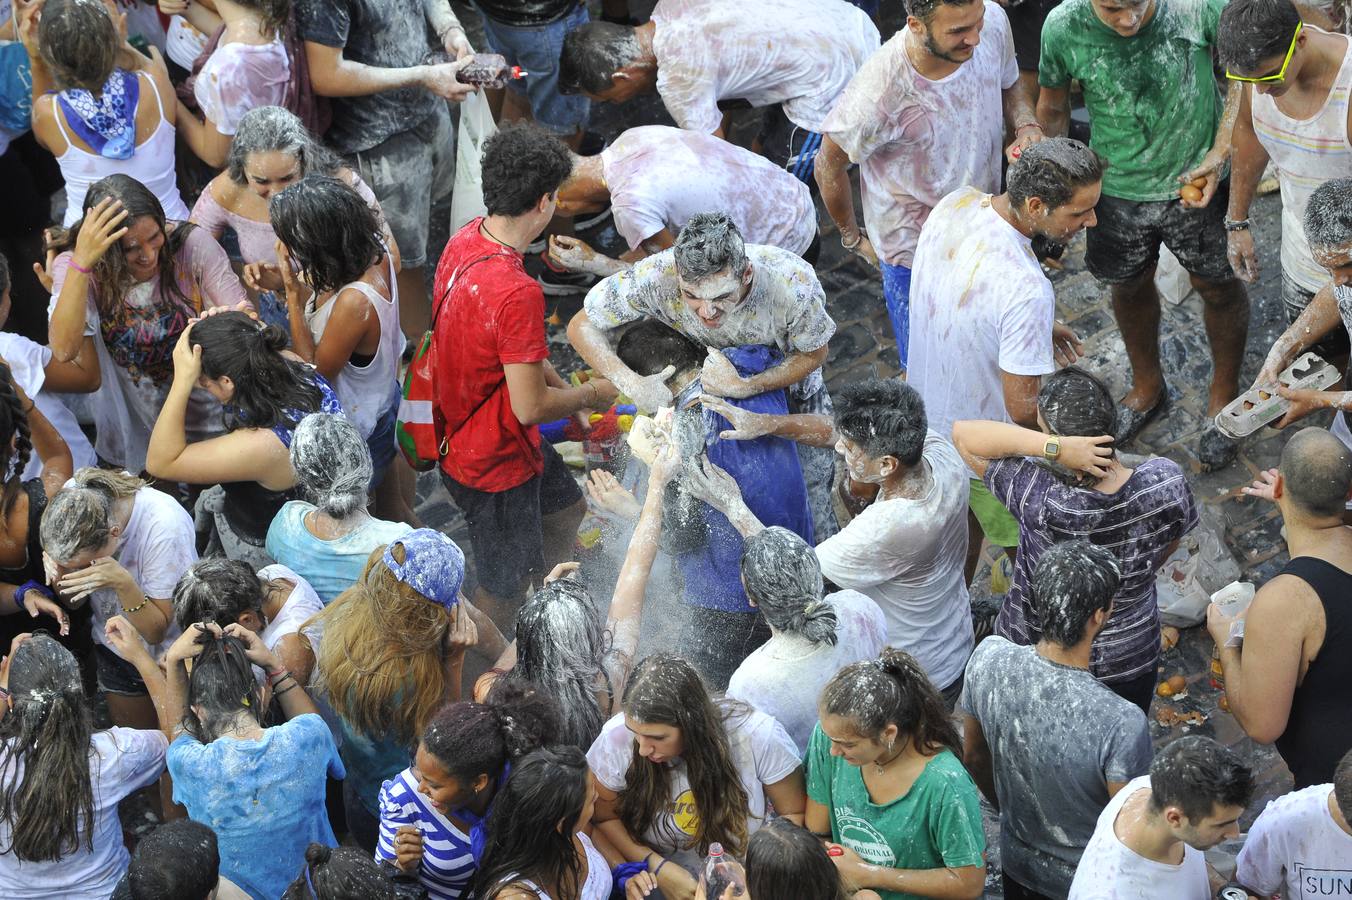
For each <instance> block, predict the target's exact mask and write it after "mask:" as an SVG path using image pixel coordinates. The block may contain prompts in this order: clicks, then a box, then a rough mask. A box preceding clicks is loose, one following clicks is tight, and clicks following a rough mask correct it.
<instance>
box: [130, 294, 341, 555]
mask: <svg viewBox="0 0 1352 900" xmlns="http://www.w3.org/2000/svg"><path fill="white" fill-rule="evenodd" d="M285 349H286V335H285V334H284V333H283V332H282V330H281V329H280V328H277V327H275V326H270V325H261V324H259V323H258V322H257V321H255V320H254V319H253V318H252V317H251V316H249V315H247V314H246V313H244V312H239V311H224V312H220V313H218V314H216V315H208V316H205V317H204V318H202V319H200V320H197V321H195V322H191V323H189V324H188V326H187V327H186V328H184V330H183V333H182V334H180V335H179V338H178V343H177V345H176V346H175V347H174V380H173V385H172V386H171V388H170V390H169V395H168V397H166V398H165V401H164V408H163V409H162V410H161V411H160V415H159V418H158V419H157V420H156V422H155V430H154V431H153V432H152V433H151V435H150V445H149V448H148V450H147V454H146V469H147V470H148V471H149V472H150V474H152V475H154V476H155V477H156V478H160V479H163V480H165V481H171V482H173V481H181V482H186V483H188V484H202V485H216V487H212V488H210V489H208V490H207V491H205V492H204V493H203V494H202V496H201V497H200V498H199V500H198V506H197V510H198V517H199V518H200V519H204V520H206V524H207V527H208V528H209V529H210V530H212V531H213V540H212V542H211V544H212V545H214V546H215V547H219V548H220V551H221V552H223V553H224V554H225V555H226V556H228V557H230V558H231V559H242V560H244V561H246V562H248V563H249V564H250V565H252V566H254V567H255V568H262V567H264V566H266V565H269V564H271V563H272V562H273V560H272V558H271V557H270V556H268V554H267V551H266V549H265V548H264V544H265V543H266V540H267V533H268V526H269V525H271V524H272V518H273V516H274V515H276V513H277V511H278V510H279V509H281V508H282V504H283V503H285V502H286V501H287V499H288V498H289V497H290V495H291V491H292V488H294V487H295V485H296V473H295V470H294V469H292V467H291V455H290V446H291V438H292V434H293V433H294V431H295V429H296V426H297V425H299V424H300V422H301V420H302V419H304V418H305V417H306V416H308V415H310V414H311V413H314V412H319V411H323V412H338V411H339V410H340V406H339V404H338V398H337V395H336V394H335V393H334V391H333V389H332V388H331V387H330V386H329V383H328V382H327V381H326V380H325V379H324V377H323V376H322V375H320V374H319V373H318V372H316V371H315V369H314V368H313V367H312V366H309V365H306V364H305V363H303V362H300V361H299V360H297V359H295V358H294V357H293V356H291V355H289V354H287V353H286V352H285ZM199 387H200V388H203V389H205V390H206V391H207V393H209V394H210V395H211V396H212V397H213V398H214V399H215V400H217V401H219V402H220V403H221V404H222V406H223V408H224V411H225V428H226V433H225V434H223V435H220V436H218V437H213V438H209V439H207V440H200V441H192V442H190V441H189V439H188V438H189V436H188V430H187V415H188V407H189V400H190V397H191V394H192V392H193V390H194V389H196V388H199Z"/></svg>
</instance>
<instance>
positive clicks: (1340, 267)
mask: <svg viewBox="0 0 1352 900" xmlns="http://www.w3.org/2000/svg"><path fill="white" fill-rule="evenodd" d="M1310 251H1311V255H1312V256H1313V257H1314V261H1315V262H1316V263H1318V264H1319V265H1321V266H1323V267H1324V268H1325V269H1328V272H1329V274H1330V275H1332V276H1333V283H1334V284H1336V285H1337V286H1338V287H1345V286H1346V285H1349V284H1352V243H1349V244H1340V245H1338V246H1334V247H1320V246H1313V247H1311V248H1310Z"/></svg>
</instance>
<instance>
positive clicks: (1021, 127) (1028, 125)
mask: <svg viewBox="0 0 1352 900" xmlns="http://www.w3.org/2000/svg"><path fill="white" fill-rule="evenodd" d="M1025 128H1036V129H1037V130H1038V131H1041V130H1042V123H1041V122H1024V123H1023V124H1022V125H1016V126H1015V127H1014V133H1015V134H1018V133H1019V132H1020V131H1023V130H1024V129H1025Z"/></svg>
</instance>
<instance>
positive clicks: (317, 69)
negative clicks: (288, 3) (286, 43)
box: [305, 41, 475, 101]
mask: <svg viewBox="0 0 1352 900" xmlns="http://www.w3.org/2000/svg"><path fill="white" fill-rule="evenodd" d="M305 59H306V61H307V62H308V63H309V64H310V81H311V83H312V84H314V89H315V93H316V94H319V95H321V96H323V97H365V96H369V95H371V94H380V93H384V92H385V91H393V90H397V89H399V88H410V87H415V88H423V89H424V90H428V91H431V92H432V93H434V94H436V95H437V96H439V97H442V98H444V99H447V100H455V101H460V100H463V99H465V97H467V96H469V95H470V94H472V93H474V90H475V88H474V86H473V85H469V84H463V83H461V82H460V81H457V80H456V77H455V76H456V73H457V72H459V71H460V69H461V68H463V67H464V65H465V63H466V62H468V61H469V60H468V59H465V60H459V61H457V62H451V63H441V64H439V65H431V66H409V67H407V68H392V69H385V68H381V67H379V66H368V65H366V64H365V63H359V62H355V61H353V60H350V59H346V58H344V56H343V49H342V48H341V47H329V46H326V45H324V44H316V43H315V42H314V41H306V42H305Z"/></svg>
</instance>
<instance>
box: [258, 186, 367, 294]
mask: <svg viewBox="0 0 1352 900" xmlns="http://www.w3.org/2000/svg"><path fill="white" fill-rule="evenodd" d="M268 217H269V218H270V219H271V220H272V229H273V230H274V231H276V232H277V237H279V238H281V239H282V243H284V244H286V248H287V250H289V251H291V256H292V258H293V259H295V261H296V262H297V263H299V264H300V267H301V271H302V272H304V273H305V277H306V279H307V280H308V281H309V283H310V287H312V288H314V289H315V290H316V291H319V292H325V291H336V290H338V289H339V288H341V287H342V286H343V285H345V284H351V283H352V282H354V281H357V280H359V279H360V278H361V277H362V276H363V275H364V274H366V270H367V269H369V268H371V267H372V266H374V265H375V264H376V263H378V262H380V259H381V257H383V256H384V255H385V242H384V238H383V237H382V235H381V231H380V222H379V221H378V220H377V219H376V214H375V212H374V211H373V210H372V209H371V207H369V206H367V205H366V201H365V200H363V199H362V197H361V195H360V194H358V193H357V192H356V191H354V190H353V189H352V188H350V187H348V186H347V184H345V183H343V182H342V181H339V180H338V179H337V178H332V177H330V176H328V175H306V176H305V177H304V178H302V179H301V180H300V181H298V182H296V183H295V184H293V185H291V186H290V187H288V188H286V190H284V191H281V192H280V193H279V194H277V195H276V196H275V197H273V198H272V202H271V203H270V204H269V205H268Z"/></svg>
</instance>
